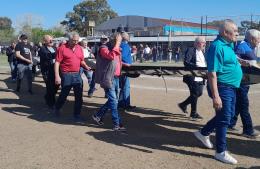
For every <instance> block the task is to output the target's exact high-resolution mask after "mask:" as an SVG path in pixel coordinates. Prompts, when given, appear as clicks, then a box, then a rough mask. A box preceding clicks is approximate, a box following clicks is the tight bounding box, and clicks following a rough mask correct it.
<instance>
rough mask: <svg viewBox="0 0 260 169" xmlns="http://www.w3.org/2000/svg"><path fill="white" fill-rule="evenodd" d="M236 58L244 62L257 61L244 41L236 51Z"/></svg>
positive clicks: (252, 51)
mask: <svg viewBox="0 0 260 169" xmlns="http://www.w3.org/2000/svg"><path fill="white" fill-rule="evenodd" d="M236 54H237V55H238V57H240V58H241V59H244V60H257V56H256V55H255V52H254V49H253V48H252V46H251V45H250V43H248V42H247V41H246V40H244V41H242V42H241V43H240V44H239V45H238V46H237V49H236Z"/></svg>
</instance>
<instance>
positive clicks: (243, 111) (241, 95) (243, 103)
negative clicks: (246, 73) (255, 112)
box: [229, 84, 254, 135]
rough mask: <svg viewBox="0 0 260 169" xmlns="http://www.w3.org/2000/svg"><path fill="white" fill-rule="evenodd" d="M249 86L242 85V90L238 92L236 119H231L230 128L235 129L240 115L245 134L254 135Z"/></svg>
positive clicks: (239, 89)
mask: <svg viewBox="0 0 260 169" xmlns="http://www.w3.org/2000/svg"><path fill="white" fill-rule="evenodd" d="M249 88H250V87H249V86H248V85H243V84H241V85H240V88H238V89H237V90H236V99H237V100H236V112H235V115H234V117H233V118H232V119H231V122H230V126H229V127H234V126H235V125H236V123H237V119H238V115H239V114H240V117H241V120H242V124H243V133H245V134H249V135H250V134H252V133H253V132H254V129H253V123H252V118H251V115H250V113H249V100H248V91H249Z"/></svg>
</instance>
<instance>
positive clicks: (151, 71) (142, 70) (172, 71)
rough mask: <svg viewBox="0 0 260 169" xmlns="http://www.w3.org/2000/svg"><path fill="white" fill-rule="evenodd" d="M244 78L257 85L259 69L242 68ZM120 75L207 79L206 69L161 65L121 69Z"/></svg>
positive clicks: (259, 77) (259, 74)
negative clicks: (191, 76) (192, 76)
mask: <svg viewBox="0 0 260 169" xmlns="http://www.w3.org/2000/svg"><path fill="white" fill-rule="evenodd" d="M242 70H243V73H244V76H243V81H242V82H243V83H246V84H257V83H260V69H259V68H257V67H254V66H251V67H242ZM122 74H124V75H126V76H129V77H132V78H136V77H139V76H140V75H141V74H144V75H155V76H175V77H181V76H183V75H194V76H197V77H202V78H205V79H206V78H207V68H201V67H197V68H196V69H190V68H186V67H183V66H162V65H131V66H129V67H123V69H122Z"/></svg>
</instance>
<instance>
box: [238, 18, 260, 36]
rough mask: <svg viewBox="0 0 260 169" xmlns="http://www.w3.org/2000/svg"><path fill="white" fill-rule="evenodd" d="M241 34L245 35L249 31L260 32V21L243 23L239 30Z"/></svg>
mask: <svg viewBox="0 0 260 169" xmlns="http://www.w3.org/2000/svg"><path fill="white" fill-rule="evenodd" d="M239 29H240V32H242V33H243V34H244V33H245V32H246V31H247V30H248V29H258V30H260V21H259V22H258V23H257V22H253V21H252V22H251V21H247V20H245V21H241V27H240V28H239Z"/></svg>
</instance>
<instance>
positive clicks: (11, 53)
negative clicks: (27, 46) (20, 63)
mask: <svg viewBox="0 0 260 169" xmlns="http://www.w3.org/2000/svg"><path fill="white" fill-rule="evenodd" d="M6 55H7V56H8V62H14V61H16V56H15V51H14V48H13V47H12V46H9V47H8V48H7V49H6Z"/></svg>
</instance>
